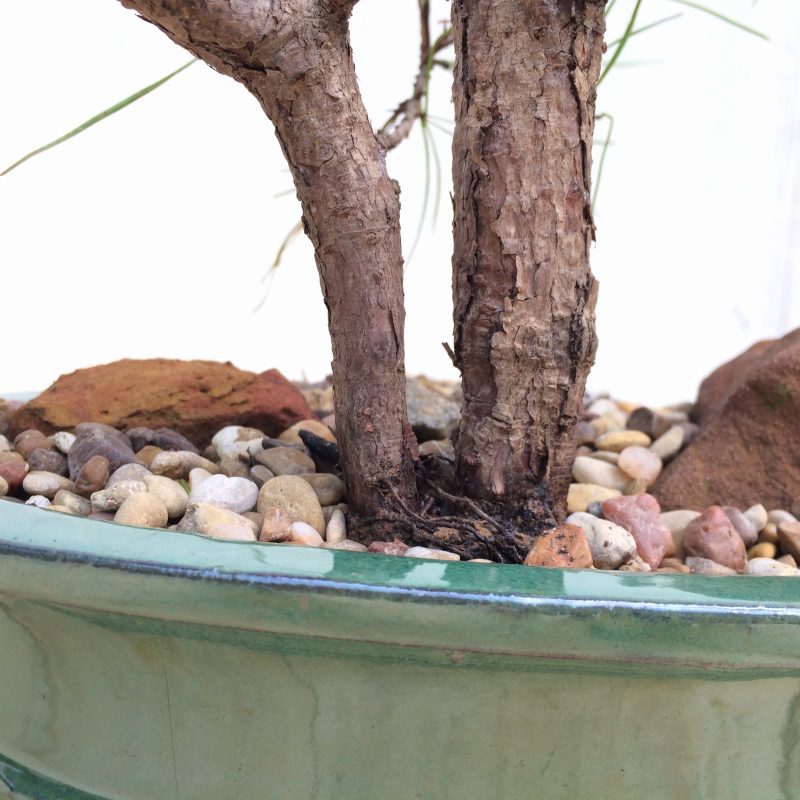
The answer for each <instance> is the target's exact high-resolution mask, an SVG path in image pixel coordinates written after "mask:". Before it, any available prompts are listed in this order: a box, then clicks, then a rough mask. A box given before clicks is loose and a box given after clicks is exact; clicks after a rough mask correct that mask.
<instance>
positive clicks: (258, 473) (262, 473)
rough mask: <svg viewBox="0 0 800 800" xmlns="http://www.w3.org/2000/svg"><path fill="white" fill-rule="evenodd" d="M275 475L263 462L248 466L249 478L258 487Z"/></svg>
mask: <svg viewBox="0 0 800 800" xmlns="http://www.w3.org/2000/svg"><path fill="white" fill-rule="evenodd" d="M274 477H275V473H274V472H273V471H272V470H271V469H267V467H265V466H264V465H263V464H256V465H255V466H254V467H250V480H251V481H253V483H255V485H256V486H258V488H259V489H260V488H261V487H262V486H263V485H264V484H265V483H266V482H267V481H268V480H271V479H272V478H274Z"/></svg>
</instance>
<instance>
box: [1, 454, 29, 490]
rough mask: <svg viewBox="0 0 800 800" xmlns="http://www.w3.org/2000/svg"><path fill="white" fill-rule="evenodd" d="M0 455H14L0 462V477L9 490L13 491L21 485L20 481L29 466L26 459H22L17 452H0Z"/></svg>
mask: <svg viewBox="0 0 800 800" xmlns="http://www.w3.org/2000/svg"><path fill="white" fill-rule="evenodd" d="M0 455H9V456H15V458H14V459H9V460H8V461H2V462H0V478H2V479H3V480H4V481H5V482H6V483H7V484H8V488H9V491H14V490H15V489H18V488H19V487H20V486H22V481H23V480H24V479H25V476H26V475H27V474H28V472H29V470H30V467H29V466H28V462H27V461H23V460H22V456H20V455H19V454H18V453H7V454H4V453H0Z"/></svg>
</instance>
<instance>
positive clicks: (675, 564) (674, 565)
mask: <svg viewBox="0 0 800 800" xmlns="http://www.w3.org/2000/svg"><path fill="white" fill-rule="evenodd" d="M661 566H662V567H669V568H670V569H674V570H675V571H676V572H691V571H692V570H691V568H690V567H687V566H686V564H684V563H683V561H681V560H680V559H679V558H665V559H664V560H663V561H662V562H661Z"/></svg>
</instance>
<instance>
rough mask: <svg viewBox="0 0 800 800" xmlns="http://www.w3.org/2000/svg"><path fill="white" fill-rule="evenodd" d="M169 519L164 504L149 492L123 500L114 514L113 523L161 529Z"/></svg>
mask: <svg viewBox="0 0 800 800" xmlns="http://www.w3.org/2000/svg"><path fill="white" fill-rule="evenodd" d="M168 521H169V517H168V515H167V507H166V506H165V505H164V503H163V502H162V501H161V500H160V499H159V498H158V497H156V496H155V495H154V494H150V493H149V492H146V491H145V492H136V494H132V495H130V496H129V497H127V498H126V499H125V500H123V502H122V505H121V506H120V507H119V509H118V510H117V513H116V514H114V522H118V523H120V524H121V525H137V526H139V527H142V528H163V527H164V526H165V525H166V524H167V522H168Z"/></svg>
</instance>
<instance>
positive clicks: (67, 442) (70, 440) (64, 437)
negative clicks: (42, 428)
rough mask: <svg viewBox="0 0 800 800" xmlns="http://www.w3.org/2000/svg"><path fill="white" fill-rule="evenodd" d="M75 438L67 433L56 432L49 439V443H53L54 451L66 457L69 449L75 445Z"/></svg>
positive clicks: (72, 434)
mask: <svg viewBox="0 0 800 800" xmlns="http://www.w3.org/2000/svg"><path fill="white" fill-rule="evenodd" d="M76 438H77V437H76V436H75V434H74V433H69V431H56V433H54V434H53V435H52V436H51V437H50V441H51V442H52V443H53V447H55V448H56V450H59V451H60V452H62V453H63V454H64V455H65V456H66V455H68V454H69V449H70V447H72V445H73V444H74V443H75V439H76Z"/></svg>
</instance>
